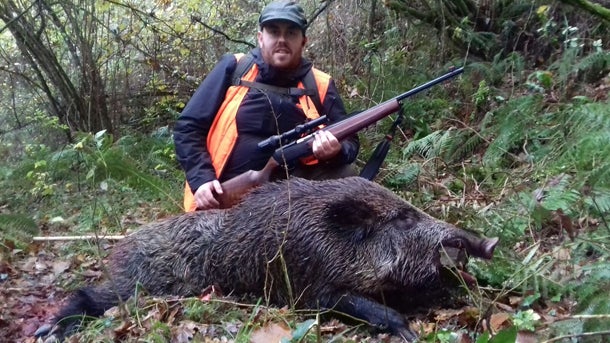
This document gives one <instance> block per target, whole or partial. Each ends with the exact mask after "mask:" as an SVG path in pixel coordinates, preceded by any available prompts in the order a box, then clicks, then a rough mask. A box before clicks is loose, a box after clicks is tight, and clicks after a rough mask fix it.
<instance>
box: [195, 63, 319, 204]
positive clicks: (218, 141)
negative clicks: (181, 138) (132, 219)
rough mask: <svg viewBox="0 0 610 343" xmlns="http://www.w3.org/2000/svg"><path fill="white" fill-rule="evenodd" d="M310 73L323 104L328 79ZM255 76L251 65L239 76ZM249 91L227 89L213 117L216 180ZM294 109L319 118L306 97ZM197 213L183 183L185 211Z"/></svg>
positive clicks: (249, 78) (210, 149) (211, 145)
mask: <svg viewBox="0 0 610 343" xmlns="http://www.w3.org/2000/svg"><path fill="white" fill-rule="evenodd" d="M243 56H244V54H235V59H236V60H237V61H239V60H240V59H241V58H242V57H243ZM312 71H313V75H314V79H315V81H316V86H317V89H318V94H319V96H320V102H321V103H324V97H325V96H326V91H327V90H328V85H329V83H330V75H328V74H326V73H324V72H322V71H320V70H318V69H316V68H313V67H312ZM257 75H258V66H257V65H256V63H254V64H253V65H252V67H251V68H250V70H249V71H248V72H246V73H245V74H244V75H243V76H242V80H245V81H250V82H253V81H254V80H255V79H256V76H257ZM297 87H299V88H301V89H305V86H304V85H303V83H302V82H299V84H298V86H297ZM248 90H249V87H246V86H241V85H238V86H230V87H229V89H227V93H226V95H225V99H224V101H223V103H222V104H221V105H220V108H219V109H218V112H217V113H216V117H215V118H214V122H213V123H212V126H211V127H210V131H209V133H208V137H207V141H206V143H207V147H208V152H209V153H210V157H211V159H212V165H213V166H214V170H215V171H216V177H217V178H218V177H220V174H221V173H222V171H223V169H224V167H225V164H226V163H227V161H228V160H229V156H230V155H231V152H232V151H233V148H234V147H235V142H236V141H237V125H236V123H235V117H236V115H237V109H238V108H239V106H240V105H241V102H242V100H243V99H244V96H246V93H247V92H248ZM297 106H299V107H300V108H301V109H302V110H303V112H304V113H305V116H306V117H307V118H309V119H316V118H318V117H320V114H319V113H318V111H317V110H316V106H315V105H314V103H313V102H312V100H311V99H310V98H309V97H308V96H306V95H303V96H301V97H300V98H299V104H298V105H297ZM196 209H197V204H196V203H195V197H194V196H193V192H192V191H191V188H190V186H189V184H188V182H186V183H185V187H184V211H185V212H193V211H195V210H196Z"/></svg>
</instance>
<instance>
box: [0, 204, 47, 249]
mask: <svg viewBox="0 0 610 343" xmlns="http://www.w3.org/2000/svg"><path fill="white" fill-rule="evenodd" d="M39 231H40V230H39V228H38V224H36V222H35V221H34V220H33V219H32V218H30V217H28V216H25V215H21V214H5V213H0V233H1V236H2V240H0V252H2V251H4V250H7V252H10V250H12V249H13V248H15V247H17V248H20V249H23V248H24V247H25V246H26V245H27V244H28V243H29V242H30V241H31V239H32V237H33V236H35V235H37V234H38V232H39ZM9 245H10V246H9Z"/></svg>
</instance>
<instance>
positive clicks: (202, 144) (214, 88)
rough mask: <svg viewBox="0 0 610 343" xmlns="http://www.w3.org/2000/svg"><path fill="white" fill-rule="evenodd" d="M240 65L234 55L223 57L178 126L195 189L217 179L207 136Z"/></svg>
mask: <svg viewBox="0 0 610 343" xmlns="http://www.w3.org/2000/svg"><path fill="white" fill-rule="evenodd" d="M236 65H237V61H236V59H235V57H234V55H225V56H224V57H222V59H221V60H220V61H219V62H218V64H216V66H215V67H214V68H213V69H212V71H211V72H210V73H209V74H208V75H207V76H206V78H205V79H204V80H203V82H202V83H201V85H199V88H197V90H196V91H195V93H194V94H193V96H192V97H191V99H190V100H189V101H188V103H187V104H186V107H185V108H184V109H183V110H182V113H181V114H180V116H179V117H178V119H177V121H176V124H175V126H174V144H175V147H176V156H177V159H178V162H179V163H180V165H181V166H182V169H183V170H184V172H185V174H186V180H187V182H188V184H189V186H190V188H191V190H192V191H193V193H194V192H195V191H196V190H197V188H199V187H200V186H201V185H203V184H204V183H206V182H208V181H212V180H214V179H216V172H215V170H214V167H213V165H212V160H211V158H210V154H209V153H208V149H207V146H206V140H207V136H208V133H209V131H210V126H211V125H212V123H213V121H214V118H215V116H216V112H218V109H219V108H220V105H221V104H222V102H223V101H224V98H225V94H226V92H227V89H228V88H229V86H230V85H231V76H232V74H233V71H235V68H236Z"/></svg>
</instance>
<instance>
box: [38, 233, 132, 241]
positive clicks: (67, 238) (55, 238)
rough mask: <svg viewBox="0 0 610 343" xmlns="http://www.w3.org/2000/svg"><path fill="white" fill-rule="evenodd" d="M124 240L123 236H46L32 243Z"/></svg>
mask: <svg viewBox="0 0 610 343" xmlns="http://www.w3.org/2000/svg"><path fill="white" fill-rule="evenodd" d="M123 238H125V236H120V235H119V236H100V235H97V236H96V235H84V236H46V237H34V238H33V239H34V242H50V241H86V240H92V239H107V240H110V241H117V240H120V239H123Z"/></svg>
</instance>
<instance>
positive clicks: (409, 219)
mask: <svg viewBox="0 0 610 343" xmlns="http://www.w3.org/2000/svg"><path fill="white" fill-rule="evenodd" d="M416 223H417V218H415V216H413V214H411V213H404V212H403V213H401V214H399V215H398V216H397V217H396V219H395V225H396V226H397V227H399V228H401V229H410V228H412V227H414V226H415V225H416Z"/></svg>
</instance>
